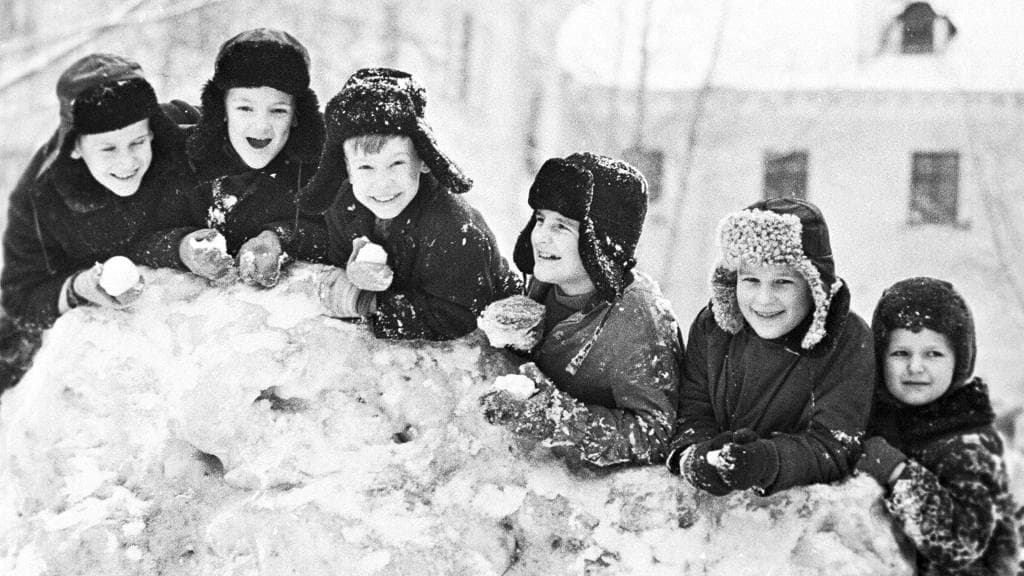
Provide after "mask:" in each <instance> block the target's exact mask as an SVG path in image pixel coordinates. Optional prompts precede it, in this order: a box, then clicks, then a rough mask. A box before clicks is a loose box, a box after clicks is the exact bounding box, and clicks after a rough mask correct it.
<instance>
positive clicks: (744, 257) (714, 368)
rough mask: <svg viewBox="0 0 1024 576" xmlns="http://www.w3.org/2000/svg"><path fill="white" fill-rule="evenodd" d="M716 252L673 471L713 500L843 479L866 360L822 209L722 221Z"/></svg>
mask: <svg viewBox="0 0 1024 576" xmlns="http://www.w3.org/2000/svg"><path fill="white" fill-rule="evenodd" d="M719 244H720V248H721V256H720V258H719V260H718V261H717V262H716V264H715V269H714V272H713V275H712V297H711V303H710V304H709V305H708V306H707V307H705V308H704V309H703V310H702V311H701V312H700V313H699V314H698V315H697V318H696V320H694V322H693V324H692V325H691V327H690V335H689V338H688V339H687V347H686V360H685V365H684V373H683V379H682V384H681V387H680V399H679V418H678V420H677V421H676V436H675V438H674V439H673V443H672V450H671V452H670V454H669V457H668V461H667V464H668V468H669V470H671V471H672V472H673V473H676V474H681V475H682V476H684V477H685V478H686V479H687V480H688V481H689V482H690V483H691V484H693V485H694V486H695V487H697V488H700V489H702V490H705V491H707V492H710V493H711V494H715V495H724V494H728V493H729V492H731V491H733V490H743V489H748V488H750V489H754V490H755V491H756V492H758V493H765V494H766V493H772V492H777V491H779V490H783V489H786V488H789V487H791V486H796V485H802V484H812V483H816V482H831V481H834V480H838V479H840V478H843V477H844V476H847V475H849V474H850V472H851V471H852V469H853V462H854V455H855V454H856V450H857V448H858V447H859V440H860V438H861V436H862V434H863V432H864V428H865V426H866V424H867V419H868V411H869V408H870V402H871V394H872V387H873V384H874V355H873V348H872V345H871V333H870V331H869V330H868V327H867V325H866V324H865V323H864V321H863V320H862V319H861V318H860V317H859V316H857V315H856V314H855V313H854V312H852V311H851V310H850V293H849V290H848V289H847V288H846V286H845V285H844V283H843V281H842V280H841V279H840V278H838V277H837V276H836V274H835V262H834V261H833V258H832V250H831V245H830V243H829V236H828V227H827V225H826V223H825V219H824V217H823V216H822V214H821V211H819V210H818V208H817V207H816V206H814V205H813V204H811V203H810V202H807V201H804V200H798V199H794V198H776V199H772V200H767V201H762V202H758V203H755V204H753V205H752V206H750V207H748V208H747V209H745V210H742V211H740V212H735V213H733V214H729V215H727V216H726V217H725V218H724V219H723V220H722V222H721V224H720V225H719ZM709 453H717V455H718V456H719V457H717V458H714V457H713V458H711V459H709V458H708V455H709Z"/></svg>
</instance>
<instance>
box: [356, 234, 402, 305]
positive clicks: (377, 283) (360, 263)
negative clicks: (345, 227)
mask: <svg viewBox="0 0 1024 576" xmlns="http://www.w3.org/2000/svg"><path fill="white" fill-rule="evenodd" d="M368 244H371V243H370V240H369V238H367V237H366V236H360V237H359V238H354V239H353V240H352V254H351V255H350V256H349V257H348V263H347V264H346V265H345V271H346V272H347V273H348V279H349V280H350V281H352V283H353V284H355V285H356V286H358V287H359V288H360V289H361V290H369V291H370V292H383V291H384V290H387V289H388V287H389V286H391V282H392V281H393V280H394V279H395V273H394V271H392V270H391V267H390V266H388V265H387V254H386V253H384V251H383V250H381V249H380V247H379V246H377V245H376V244H373V245H372V246H377V248H376V249H374V250H373V251H374V252H379V253H380V254H377V255H374V256H370V257H367V256H366V255H365V254H364V255H363V257H360V255H359V253H360V252H361V251H362V250H363V248H364V247H366V246H367V245H368ZM372 246H371V248H372ZM381 256H383V257H382V258H381ZM382 260H383V261H382Z"/></svg>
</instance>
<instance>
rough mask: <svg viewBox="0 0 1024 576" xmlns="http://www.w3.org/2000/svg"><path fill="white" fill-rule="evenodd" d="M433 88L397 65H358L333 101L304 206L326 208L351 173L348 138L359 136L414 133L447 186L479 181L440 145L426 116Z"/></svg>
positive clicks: (454, 188)
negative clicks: (465, 170) (425, 87)
mask: <svg viewBox="0 0 1024 576" xmlns="http://www.w3.org/2000/svg"><path fill="white" fill-rule="evenodd" d="M426 106H427V92H426V90H425V89H424V88H423V86H422V85H420V83H419V82H417V81H416V79H415V78H413V77H412V75H411V74H408V73H406V72H402V71H401V70H393V69H391V68H363V69H361V70H358V71H356V73H355V74H353V75H352V76H351V77H349V79H348V81H347V82H345V85H344V86H342V88H341V91H340V92H338V94H337V95H336V96H335V97H334V98H332V99H331V101H330V102H329V103H328V104H327V109H326V112H325V117H326V123H327V142H326V144H325V145H324V151H323V155H322V156H321V157H320V166H319V168H318V169H317V173H316V176H314V177H313V180H312V181H311V182H310V183H309V185H308V186H307V187H306V189H305V190H304V191H303V194H302V197H301V199H300V200H299V205H300V208H301V209H302V211H303V212H306V213H322V212H324V211H325V210H327V208H329V207H330V205H331V202H333V201H334V197H335V195H336V194H337V192H338V190H339V189H340V188H341V186H342V184H343V183H344V181H345V180H346V179H347V178H348V172H347V168H346V167H345V149H344V144H345V140H347V139H349V138H354V137H356V136H367V135H371V134H379V135H401V136H408V137H409V138H410V139H411V140H412V143H413V146H415V148H416V153H417V154H419V156H420V159H421V160H423V162H424V164H426V166H427V168H429V169H430V173H431V175H432V176H433V177H434V178H435V179H436V180H437V182H438V184H439V185H440V186H441V188H443V189H446V190H448V191H449V192H453V193H455V194H461V193H464V192H467V191H469V189H470V188H471V187H472V185H473V181H472V180H470V179H469V178H468V177H466V175H465V174H463V173H462V170H460V169H459V167H458V166H457V165H456V164H455V162H453V161H452V160H451V159H450V158H448V156H447V155H445V154H444V152H442V151H441V149H440V148H438V146H437V140H436V139H435V138H434V132H433V130H431V128H430V125H428V124H427V122H426V119H425V118H424V112H425V109H426Z"/></svg>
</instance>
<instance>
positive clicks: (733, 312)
mask: <svg viewBox="0 0 1024 576" xmlns="http://www.w3.org/2000/svg"><path fill="white" fill-rule="evenodd" d="M717 237H718V245H719V249H720V253H719V258H718V260H717V261H716V262H715V267H714V271H713V273H712V277H711V288H712V296H711V301H712V311H713V312H714V315H715V321H716V322H717V323H718V325H719V327H721V328H722V330H725V331H726V332H729V333H732V334H736V333H738V332H739V331H740V330H741V329H742V328H743V326H744V324H745V320H744V319H743V314H742V312H741V311H740V307H739V302H738V301H737V299H736V278H737V272H738V270H739V267H740V265H741V264H742V263H744V262H745V263H747V264H749V265H754V266H764V265H771V264H785V265H787V266H791V267H792V268H793V269H794V270H796V272H797V273H798V274H800V275H801V276H802V277H803V278H804V280H806V281H807V285H808V286H809V287H810V290H811V298H812V300H813V301H814V310H813V312H812V314H813V318H812V320H811V323H810V327H809V328H808V330H807V333H806V334H805V335H804V337H803V339H802V341H801V347H802V348H804V349H806V350H810V349H811V348H813V347H814V346H815V345H816V344H818V343H819V342H821V340H822V338H824V337H825V321H826V319H827V318H828V311H829V305H830V304H831V303H832V297H833V296H835V294H836V293H837V292H838V291H839V289H840V288H841V287H842V280H840V279H838V278H837V277H836V275H835V263H834V261H833V260H832V248H831V244H830V243H829V238H828V226H827V225H826V223H825V218H824V216H822V214H821V211H820V210H819V209H818V207H817V206H815V205H814V204H811V203H810V202H807V201H806V200H800V199H796V198H773V199H771V200H764V201H760V202H757V203H755V204H752V205H750V206H748V207H747V208H745V209H743V210H740V211H739V212H733V213H731V214H727V215H726V216H725V218H723V219H722V221H721V222H720V223H719V225H718V234H717Z"/></svg>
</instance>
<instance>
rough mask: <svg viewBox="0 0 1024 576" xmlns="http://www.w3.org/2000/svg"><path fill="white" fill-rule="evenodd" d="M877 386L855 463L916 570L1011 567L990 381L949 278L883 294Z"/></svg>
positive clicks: (904, 283) (1008, 499) (1009, 516)
mask: <svg viewBox="0 0 1024 576" xmlns="http://www.w3.org/2000/svg"><path fill="white" fill-rule="evenodd" d="M871 327H872V330H873V331H874V335H875V350H876V351H877V354H878V371H879V380H880V384H879V386H878V389H877V391H876V403H875V408H874V412H873V414H872V416H871V424H870V426H869V429H868V430H869V433H870V435H871V436H870V437H869V438H868V439H867V440H866V441H865V443H864V455H863V456H862V457H861V459H860V461H859V462H858V463H857V470H858V471H859V472H861V473H864V474H868V475H870V476H871V477H872V478H874V479H876V480H877V481H878V483H879V484H881V485H882V486H883V487H884V488H885V506H886V508H887V509H888V510H889V513H890V514H892V516H893V518H894V519H895V520H896V524H897V525H898V526H899V527H900V529H901V530H902V532H903V534H904V535H906V537H907V538H909V539H910V541H911V542H913V544H914V548H915V549H916V551H917V573H918V574H922V575H930V574H945V575H958V574H992V575H995V574H1014V573H1016V570H1017V560H1018V558H1017V556H1018V533H1017V522H1016V520H1015V519H1014V513H1015V511H1016V509H1017V506H1016V504H1015V503H1014V499H1013V495H1012V494H1011V493H1010V489H1009V474H1008V473H1007V470H1006V462H1005V461H1004V460H1003V443H1002V440H1001V439H1000V438H999V434H998V433H996V430H995V428H994V427H993V425H992V424H993V422H994V421H995V413H994V412H993V411H992V404H991V402H990V401H989V398H988V387H987V386H986V385H985V383H984V382H982V381H981V379H979V378H971V372H972V371H973V370H974V358H975V353H976V349H977V345H976V343H975V338H974V320H973V319H972V317H971V312H970V309H969V308H968V307H967V303H966V302H965V301H964V299H963V297H962V296H960V294H959V293H957V291H956V289H954V288H953V285H952V284H950V283H949V282H945V281H943V280H938V279H935V278H927V277H919V278H908V279H906V280H901V281H899V282H897V283H895V284H893V285H892V286H890V287H889V288H888V289H887V290H885V292H883V293H882V297H881V299H880V300H879V301H878V306H877V307H876V308H875V314H874V317H873V319H872V322H871Z"/></svg>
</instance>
